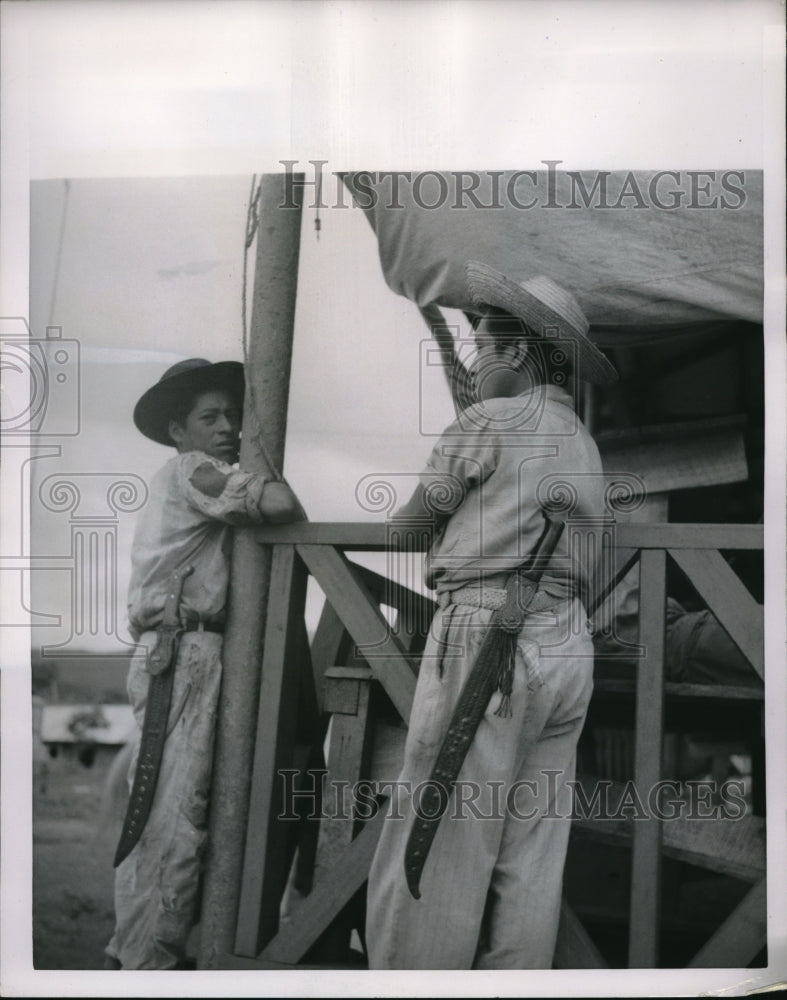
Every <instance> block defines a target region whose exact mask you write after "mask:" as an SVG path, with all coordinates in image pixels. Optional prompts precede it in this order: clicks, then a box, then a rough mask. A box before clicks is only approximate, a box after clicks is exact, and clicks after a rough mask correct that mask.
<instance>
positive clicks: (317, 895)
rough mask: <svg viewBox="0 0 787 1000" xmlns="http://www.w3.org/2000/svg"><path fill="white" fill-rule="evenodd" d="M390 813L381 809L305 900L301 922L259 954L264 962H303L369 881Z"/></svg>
mask: <svg viewBox="0 0 787 1000" xmlns="http://www.w3.org/2000/svg"><path fill="white" fill-rule="evenodd" d="M386 812H387V809H386V807H385V805H384V804H383V805H381V806H380V809H379V811H378V813H377V815H376V816H375V817H374V819H371V820H370V821H369V822H368V823H367V824H366V825H365V826H364V828H363V830H361V832H360V833H359V834H358V836H357V837H356V838H355V840H353V841H352V843H350V844H348V846H347V847H346V848H345V849H344V851H342V854H341V856H340V857H338V858H337V859H336V863H335V864H334V866H333V868H332V869H331V870H330V872H326V874H325V877H324V878H322V879H321V880H320V881H319V882H318V883H317V884H316V885H315V887H314V889H312V891H311V893H310V894H309V895H308V896H307V897H306V899H304V901H303V903H302V904H301V905H300V906H299V908H298V919H297V922H296V923H293V924H291V925H288V926H286V927H282V928H281V930H280V931H279V932H278V934H277V935H276V936H275V937H274V938H273V939H272V940H271V941H269V942H268V944H267V945H266V946H265V948H264V949H263V951H262V952H261V953H260V954H259V956H258V957H259V958H260V959H263V960H266V961H274V962H285V963H290V964H292V963H295V962H298V961H300V959H301V958H302V957H303V956H304V955H305V954H306V952H307V951H308V950H309V948H311V946H312V945H313V944H314V942H315V941H316V940H317V938H318V937H319V936H320V934H322V932H323V931H324V930H325V929H326V927H328V925H329V924H330V923H331V921H332V920H333V918H334V917H335V916H336V915H337V914H338V913H339V912H340V911H341V910H342V908H343V907H344V906H345V905H346V904H347V903H348V902H349V901H350V899H352V897H353V895H354V894H355V893H356V892H357V891H358V890H359V889H360V888H361V886H362V885H363V884H364V882H365V881H366V879H367V878H368V877H369V868H370V867H371V864H372V858H373V857H374V851H375V848H376V847H377V841H378V840H379V838H380V833H381V832H382V825H383V821H384V820H385V815H386Z"/></svg>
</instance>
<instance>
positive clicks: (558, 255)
mask: <svg viewBox="0 0 787 1000" xmlns="http://www.w3.org/2000/svg"><path fill="white" fill-rule="evenodd" d="M344 179H345V183H346V185H347V187H348V188H349V190H350V191H351V192H352V193H353V196H354V198H355V199H356V201H357V203H358V205H359V206H360V207H361V208H363V209H364V211H365V212H366V214H367V217H368V219H369V221H370V223H371V225H372V228H373V229H374V231H375V233H376V235H377V240H378V244H379V251H380V262H381V265H382V269H383V274H384V275H385V280H386V281H387V283H388V285H389V286H390V287H391V289H392V290H393V291H395V292H397V293H399V294H400V295H405V296H406V297H407V298H409V299H411V300H412V301H413V302H415V303H417V304H418V305H419V306H420V307H422V308H424V307H428V306H431V305H436V306H446V307H454V308H458V309H469V308H471V306H472V303H471V300H470V298H469V292H468V288H467V283H466V280H465V276H464V263H465V261H466V260H467V259H469V258H472V259H476V260H481V261H484V262H485V263H487V264H490V265H491V266H493V267H496V268H498V269H499V270H501V271H502V272H503V273H505V274H506V275H508V276H509V277H510V278H512V279H514V280H516V281H523V280H525V279H526V278H529V277H532V276H533V275H535V274H547V275H549V276H550V277H552V278H553V279H554V280H555V281H557V282H558V283H560V284H562V285H564V286H565V287H566V288H570V289H571V290H572V291H573V292H574V293H575V295H576V296H577V298H578V300H579V302H580V305H581V306H582V308H583V309H584V311H585V313H586V315H587V316H588V319H589V320H590V323H591V337H592V338H593V339H594V340H596V342H598V343H600V344H606V343H608V342H613V343H614V340H615V335H616V334H617V333H619V332H620V331H621V330H622V329H627V330H629V329H631V328H632V327H639V328H642V327H649V328H659V327H661V328H670V327H674V326H675V325H681V326H685V325H688V324H697V323H709V322H713V321H719V320H747V321H749V322H753V323H760V322H762V174H761V172H760V171H745V172H744V171H704V172H703V171H694V172H677V171H676V172H665V171H631V172H627V171H595V172H593V171H582V172H563V171H557V170H554V169H547V170H540V171H527V172H525V171H505V172H501V171H486V172H485V171H474V172H469V171H464V172H463V171H452V172H440V173H438V172H435V171H429V172H428V173H422V174H417V173H410V174H402V175H400V176H398V178H394V177H393V176H392V175H391V174H390V173H388V174H374V173H370V172H364V171H359V172H356V173H353V174H347V175H345V178H344ZM474 182H476V186H475V188H474V189H473V190H472V191H471V188H473V183H474ZM660 206H663V207H660ZM671 206H674V207H671Z"/></svg>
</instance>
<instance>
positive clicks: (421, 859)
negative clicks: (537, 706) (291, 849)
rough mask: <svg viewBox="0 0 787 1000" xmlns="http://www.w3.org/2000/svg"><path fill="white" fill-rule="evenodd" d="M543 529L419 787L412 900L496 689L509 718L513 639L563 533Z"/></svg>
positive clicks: (555, 525)
mask: <svg viewBox="0 0 787 1000" xmlns="http://www.w3.org/2000/svg"><path fill="white" fill-rule="evenodd" d="M546 521H547V524H546V528H545V530H544V532H543V534H542V535H541V538H540V539H539V542H538V545H537V546H536V548H535V550H534V552H533V554H532V556H531V557H530V559H529V560H528V562H527V563H526V564H525V565H524V566H522V567H521V568H520V569H518V570H517V571H516V572H514V573H512V574H511V576H510V577H509V578H508V581H507V583H506V601H505V604H504V606H503V607H502V608H501V609H500V610H499V611H495V612H494V614H493V615H492V618H491V620H490V622H489V625H488V627H487V630H486V633H485V635H484V639H483V642H482V643H481V647H480V649H479V651H478V656H477V657H476V661H475V663H474V664H473V666H472V668H471V670H470V673H469V674H468V675H467V678H466V679H465V683H464V685H463V686H462V691H461V693H460V695H459V700H458V701H457V703H456V707H455V708H454V711H453V713H452V715H451V721H450V723H449V725H448V731H447V732H446V735H445V738H444V739H443V743H442V745H441V747H440V751H439V753H438V755H437V760H436V761H435V765H434V767H433V769H432V773H431V775H430V776H429V780H428V781H427V782H425V784H424V785H423V795H422V796H421V800H420V803H419V807H418V809H417V811H416V814H415V819H414V821H413V826H412V829H411V830H410V836H409V837H408V840H407V847H406V848H405V854H404V871H405V876H406V878H407V887H408V889H409V890H410V893H411V895H412V896H413V898H414V899H420V898H421V892H420V889H419V885H420V882H421V873H422V872H423V869H424V865H425V864H426V859H427V856H428V854H429V849H430V848H431V846H432V841H433V840H434V838H435V834H436V833H437V828H438V826H439V824H440V820H441V819H442V817H443V815H444V813H445V811H446V809H447V808H448V802H449V799H450V796H451V789H452V787H453V785H454V782H455V781H456V779H457V778H458V777H459V772H460V770H461V768H462V764H463V763H464V759H465V757H466V756H467V751H468V750H469V749H470V745H471V744H472V742H473V738H474V737H475V734H476V731H477V729H478V726H479V724H480V722H481V719H482V718H483V717H484V713H485V712H486V709H487V706H488V705H489V700H490V698H491V697H492V694H493V693H494V691H495V689H499V690H500V691H501V693H502V695H503V697H502V700H501V706H500V708H499V709H498V710H497V712H496V713H495V714H496V715H505V714H507V712H508V713H509V714H510V709H509V708H508V700H509V697H510V694H511V684H512V682H513V671H514V657H515V655H516V640H517V636H518V635H519V633H520V632H521V630H522V626H523V624H524V620H525V616H526V614H527V609H528V607H529V605H530V604H531V603H532V601H533V598H534V597H535V594H536V591H537V590H538V584H539V581H540V579H541V575H542V573H543V572H544V567H545V566H546V565H547V563H548V562H549V559H550V557H551V555H552V553H553V552H554V551H555V547H556V546H557V543H558V541H559V540H560V536H561V535H562V533H563V527H564V525H563V522H562V521H552V520H550V519H549V518H546Z"/></svg>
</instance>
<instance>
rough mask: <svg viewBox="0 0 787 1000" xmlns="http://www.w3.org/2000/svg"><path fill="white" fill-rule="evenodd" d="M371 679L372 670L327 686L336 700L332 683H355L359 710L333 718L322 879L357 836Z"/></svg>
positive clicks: (321, 843) (320, 862)
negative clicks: (356, 791)
mask: <svg viewBox="0 0 787 1000" xmlns="http://www.w3.org/2000/svg"><path fill="white" fill-rule="evenodd" d="M371 679H372V674H371V671H369V672H368V673H367V676H366V677H365V678H364V679H362V680H348V679H333V678H331V679H330V680H329V681H328V684H327V686H326V698H327V700H332V699H331V695H330V689H331V687H333V686H334V685H347V684H352V685H353V686H354V687H355V714H349V713H345V714H335V715H334V716H333V719H332V721H331V734H330V745H329V747H328V774H327V775H326V781H325V790H324V793H323V813H324V818H323V821H322V823H321V824H320V838H319V843H318V846H317V865H316V874H315V878H316V880H317V881H318V882H319V880H320V878H322V877H323V876H324V875H325V873H326V872H328V870H329V869H330V867H331V865H332V864H333V862H334V861H335V860H336V857H337V856H338V855H339V854H340V853H341V851H342V849H343V848H344V847H345V846H346V845H347V844H349V843H350V841H351V840H352V839H353V829H354V827H355V823H356V817H355V810H354V803H353V799H352V788H353V787H354V786H355V785H356V783H357V782H358V781H360V779H361V778H363V777H367V776H368V767H369V753H370V750H371V724H370V723H371V720H370V717H369V695H370V689H371Z"/></svg>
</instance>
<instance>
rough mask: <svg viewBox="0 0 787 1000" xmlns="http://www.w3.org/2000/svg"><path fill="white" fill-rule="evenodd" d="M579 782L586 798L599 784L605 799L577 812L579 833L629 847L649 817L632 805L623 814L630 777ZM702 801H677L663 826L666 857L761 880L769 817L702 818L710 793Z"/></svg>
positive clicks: (588, 799) (575, 824) (574, 825)
mask: <svg viewBox="0 0 787 1000" xmlns="http://www.w3.org/2000/svg"><path fill="white" fill-rule="evenodd" d="M580 784H581V786H582V789H583V790H584V791H583V794H584V797H585V801H586V802H588V803H591V802H592V801H593V791H594V790H595V789H599V788H600V789H601V790H602V793H603V799H599V805H598V806H596V808H595V810H594V813H593V814H592V815H591V816H583V815H577V816H575V817H574V821H573V823H572V831H574V832H575V833H576V835H577V836H580V837H587V838H590V839H592V840H595V841H597V842H600V843H606V844H613V845H616V846H619V847H623V848H629V847H630V846H631V838H632V831H633V830H634V829H636V827H638V826H639V825H641V824H642V823H643V822H646V821H645V820H641V819H633V818H632V816H631V813H632V811H633V810H631V809H629V814H628V816H623V815H620V813H621V812H623V810H622V809H621V808H620V806H621V803H630V798H627V799H625V800H624V799H623V795H624V792H625V790H626V785H625V783H624V782H623V781H613V782H610V781H608V780H607V779H600V778H597V777H595V776H591V775H583V776H582V778H581V781H580ZM668 792H669V789H667V792H666V793H664V794H663V795H662V796H660V801H661V803H662V807H663V808H664V809H665V811H666V810H668V809H670V808H672V807H670V806H669V802H670V801H671V797H670V796H669V795H668V794H667V793H668ZM700 797H701V796H700V793H699V792H698V794H697V800H696V801H699V800H700ZM672 798H674V796H673V797H672ZM702 801H703V802H704V805H696V804H695V806H694V812H693V813H692V812H691V811H690V807H689V804H688V802H686V801H685V800H684V801H683V804H682V805H675V806H674V808H675V811H676V815H675V817H674V818H673V819H670V820H669V821H668V822H666V823H664V825H663V827H662V832H663V838H662V851H663V854H664V857H669V858H674V859H675V860H677V861H684V862H686V863H687V864H691V865H696V866H698V867H700V868H705V869H707V870H708V871H714V872H719V873H720V874H723V875H731V876H732V877H733V878H739V879H742V880H743V881H745V882H756V881H757V880H758V879H759V878H761V876H762V875H763V874H764V873H765V867H766V828H765V819H764V818H763V817H762V816H753V815H747V816H742V817H740V818H737V819H736V818H732V816H731V815H730V816H728V818H723V817H722V816H721V815H718V816H717V815H716V814H714V816H713V817H709V818H706V819H701V818H697V816H696V813H697V812H698V811H699V810H700V809H703V810H705V811H707V809H708V804H707V800H706V798H705V799H703V800H702ZM602 803H603V805H602ZM642 806H643V808H644V809H645V810H649V809H650V803H649V802H648V800H647V796H643V797H642ZM602 809H603V811H602ZM719 812H721V807H719Z"/></svg>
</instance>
